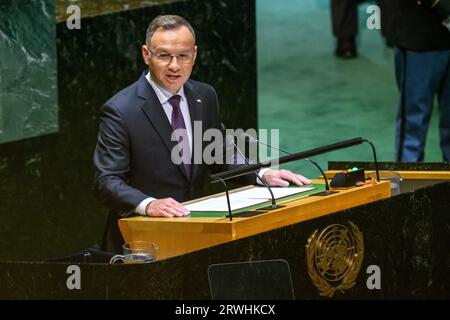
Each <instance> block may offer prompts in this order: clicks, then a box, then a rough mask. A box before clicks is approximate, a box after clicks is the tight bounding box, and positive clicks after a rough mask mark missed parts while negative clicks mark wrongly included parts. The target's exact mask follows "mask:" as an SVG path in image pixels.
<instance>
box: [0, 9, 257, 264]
mask: <svg viewBox="0 0 450 320" xmlns="http://www.w3.org/2000/svg"><path fill="white" fill-rule="evenodd" d="M3 2H4V1H3V0H2V2H1V3H3ZM8 2H11V3H13V1H8ZM20 2H25V1H20ZM71 2H72V1H71ZM89 2H92V3H93V2H94V1H89ZM131 2H133V3H135V2H136V1H131ZM131 2H130V3H131ZM141 2H143V1H141ZM14 3H16V2H14ZM17 3H19V1H18V2H17ZM39 3H42V2H39ZM58 3H59V2H58ZM83 3H87V2H86V1H84V2H83ZM121 3H123V1H122V2H121ZM130 8H133V10H131V9H130ZM63 9H64V8H63ZM81 9H82V19H81V29H80V30H69V29H68V28H67V27H66V23H65V21H61V22H58V23H57V24H56V42H55V41H54V42H53V45H55V44H56V48H57V69H58V77H57V84H58V86H57V87H58V106H59V131H58V132H57V133H56V134H51V135H44V136H40V137H38V138H34V139H26V140H22V141H16V142H12V143H7V144H2V145H0V181H1V183H0V261H5V260H25V261H30V260H32V261H42V260H45V259H47V258H54V257H58V256H63V255H66V254H70V253H72V252H77V251H80V250H82V249H84V248H87V247H95V246H97V245H99V244H100V240H101V237H102V233H103V230H104V228H105V224H106V218H107V209H106V208H104V207H103V206H102V205H100V204H99V203H98V202H97V201H96V199H95V198H94V196H93V194H92V191H91V189H92V182H93V176H94V170H93V164H92V156H93V150H94V147H95V143H96V138H97V131H98V124H99V118H98V112H99V110H100V107H101V106H102V105H103V103H104V102H105V101H107V100H108V99H109V98H110V97H111V96H112V95H114V94H115V93H116V92H117V91H119V90H120V89H122V88H124V87H126V86H128V85H129V84H131V83H133V82H134V81H136V79H137V78H138V77H139V76H140V75H141V73H142V72H143V70H144V69H145V67H146V66H145V64H144V63H143V62H142V57H141V54H140V45H141V44H142V43H143V41H144V38H145V32H146V29H147V26H148V23H149V22H150V20H152V19H153V18H154V17H155V16H156V15H158V14H163V13H166V14H168V13H173V14H180V15H183V16H185V17H186V18H187V19H188V20H190V22H191V23H192V24H193V26H194V28H195V29H196V31H197V40H198V46H199V54H198V57H197V64H196V67H195V69H194V71H193V74H192V78H194V79H197V80H201V81H205V82H208V83H210V84H212V85H213V86H215V87H216V89H217V92H218V96H219V99H220V103H221V114H222V117H223V119H224V122H225V123H226V124H227V127H230V128H231V127H241V128H247V127H255V126H256V119H257V112H256V48H255V42H256V41H255V38H256V36H255V3H254V1H241V0H223V1H213V0H190V1H178V2H171V3H169V4H164V5H151V4H150V5H149V6H146V7H136V8H135V7H133V6H132V5H131V4H130V7H129V10H120V12H114V13H109V14H105V12H103V11H99V12H98V13H99V14H100V15H97V16H92V17H88V18H83V12H84V11H83V7H81ZM58 10H59V11H61V8H59V9H58ZM62 11H64V10H62ZM2 12H3V11H2ZM29 15H30V16H31V14H29ZM52 19H53V18H52ZM0 23H1V22H0ZM26 79H28V78H27V77H25V76H22V77H20V78H19V80H20V81H24V80H26ZM41 82H42V85H44V84H48V83H45V81H42V80H41ZM53 94H55V95H56V88H55V92H54V93H53ZM242 110H245V111H246V112H245V113H243V112H242ZM44 120H45V119H44ZM43 123H45V124H47V121H43ZM209 191H211V192H212V191H214V190H212V189H210V190H209Z"/></svg>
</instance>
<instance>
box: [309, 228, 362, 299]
mask: <svg viewBox="0 0 450 320" xmlns="http://www.w3.org/2000/svg"><path fill="white" fill-rule="evenodd" d="M348 226H349V227H348V228H347V227H346V226H344V225H341V224H333V225H330V226H328V227H326V228H325V229H323V230H321V231H320V232H318V230H316V231H314V233H313V234H312V235H311V236H310V237H309V239H308V244H307V245H306V262H307V266H308V274H309V276H310V277H311V280H312V282H313V284H314V285H315V286H316V287H317V289H319V290H320V295H321V296H325V297H330V298H332V297H333V295H334V294H335V292H336V291H338V290H339V291H341V292H342V293H344V291H345V290H348V289H350V288H351V287H353V286H354V285H355V280H356V277H357V276H358V273H359V270H360V268H361V264H362V261H363V258H364V241H363V235H362V232H360V231H359V229H358V227H357V226H356V225H355V224H354V223H352V222H350V221H349V222H348Z"/></svg>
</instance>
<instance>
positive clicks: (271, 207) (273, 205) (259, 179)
mask: <svg viewBox="0 0 450 320" xmlns="http://www.w3.org/2000/svg"><path fill="white" fill-rule="evenodd" d="M230 145H233V146H234V148H236V151H237V152H238V153H239V154H240V155H241V157H242V158H243V159H244V161H245V163H246V164H247V165H250V163H249V162H248V159H247V157H246V156H245V155H244V154H243V153H242V151H241V150H240V149H239V147H238V146H237V144H236V143H235V142H234V137H230ZM254 173H255V176H256V179H257V180H258V181H259V182H260V183H261V184H262V185H263V186H265V187H266V188H267V190H269V192H270V196H271V198H272V205H271V206H270V207H269V209H277V208H279V206H277V204H276V201H275V196H274V195H273V192H272V189H271V188H270V186H269V185H268V184H267V183H266V182H265V181H264V180H263V179H261V177H260V176H259V174H258V173H257V172H256V171H254ZM261 209H263V208H261ZM261 209H259V210H261Z"/></svg>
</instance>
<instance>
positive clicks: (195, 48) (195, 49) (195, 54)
mask: <svg viewBox="0 0 450 320" xmlns="http://www.w3.org/2000/svg"><path fill="white" fill-rule="evenodd" d="M196 58H197V46H194V59H193V61H192V64H194V63H195V59H196Z"/></svg>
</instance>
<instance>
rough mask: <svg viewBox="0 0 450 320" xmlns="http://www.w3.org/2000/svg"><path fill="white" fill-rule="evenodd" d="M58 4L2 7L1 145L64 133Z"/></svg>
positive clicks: (5, 2)
mask: <svg viewBox="0 0 450 320" xmlns="http://www.w3.org/2000/svg"><path fill="white" fill-rule="evenodd" d="M54 21H55V4H54V1H53V0H40V1H37V0H36V1H11V0H2V1H1V2H0V143H5V142H9V141H15V140H20V139H24V138H30V137H35V136H40V135H44V134H49V133H54V132H57V131H58V106H57V77H56V43H55V24H54Z"/></svg>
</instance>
